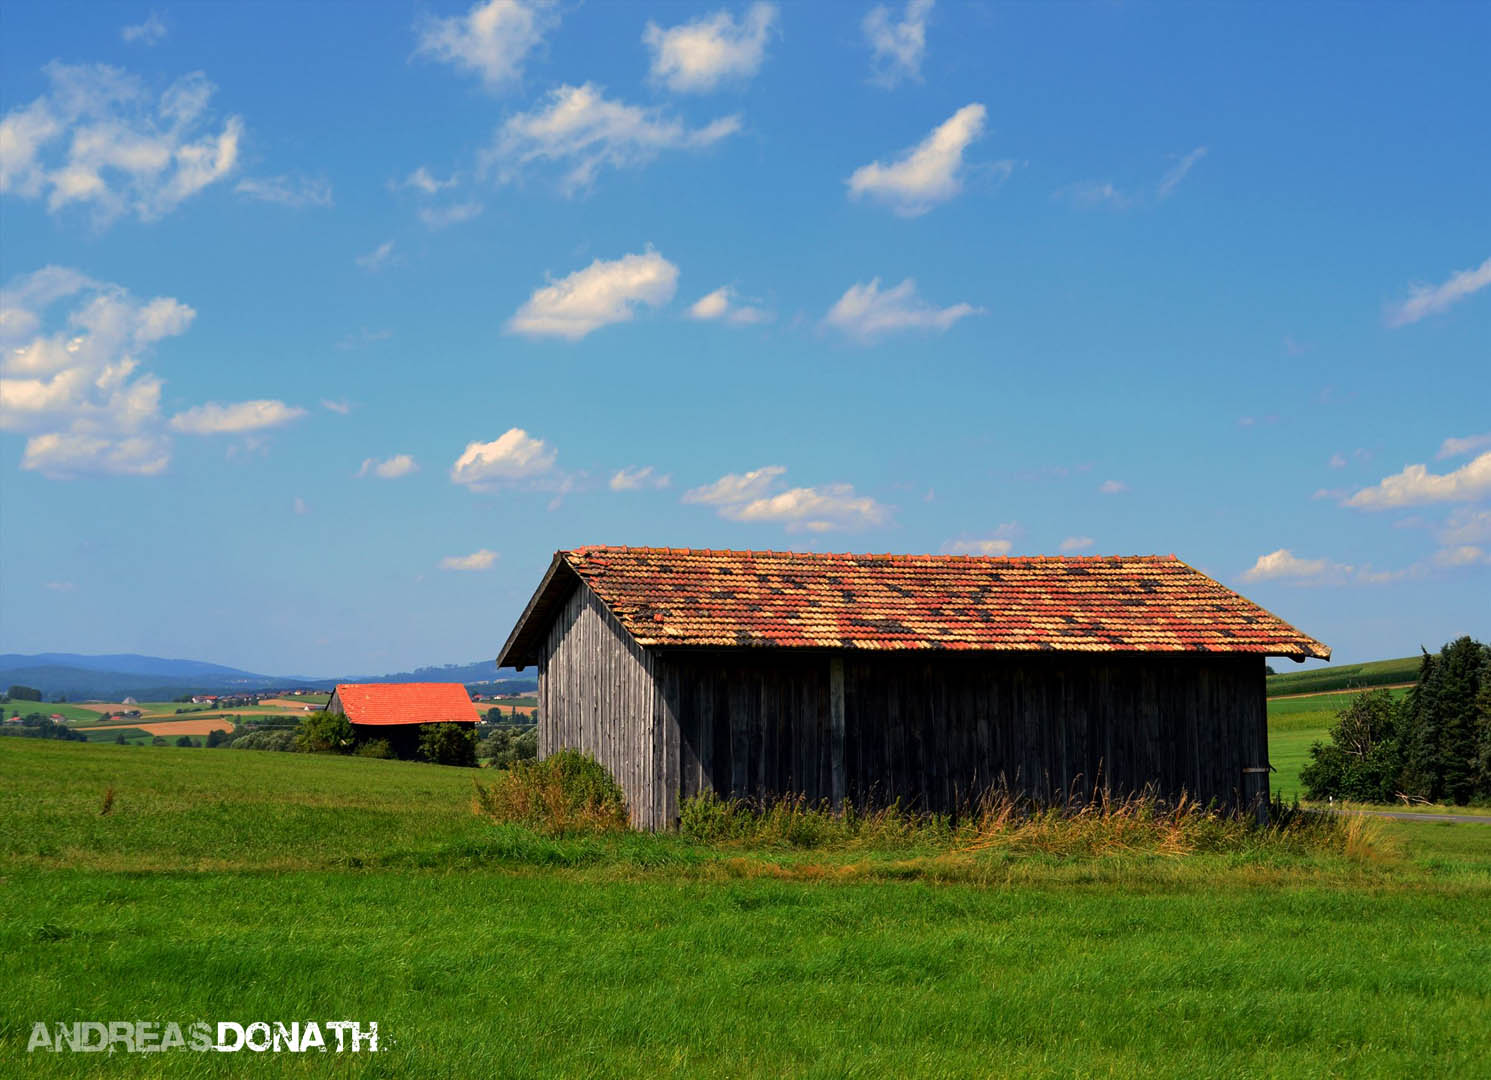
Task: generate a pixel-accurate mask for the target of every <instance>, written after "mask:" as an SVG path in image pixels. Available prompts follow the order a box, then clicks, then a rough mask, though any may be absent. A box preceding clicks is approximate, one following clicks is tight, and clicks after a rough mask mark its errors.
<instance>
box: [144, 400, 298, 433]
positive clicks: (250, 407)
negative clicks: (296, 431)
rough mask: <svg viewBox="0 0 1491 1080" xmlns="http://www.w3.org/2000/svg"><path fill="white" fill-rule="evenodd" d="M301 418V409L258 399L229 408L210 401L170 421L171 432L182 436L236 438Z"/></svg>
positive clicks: (181, 413)
mask: <svg viewBox="0 0 1491 1080" xmlns="http://www.w3.org/2000/svg"><path fill="white" fill-rule="evenodd" d="M304 415H305V410H304V409H302V408H299V407H297V406H294V405H286V404H285V403H284V402H283V401H273V400H266V399H259V400H257V401H236V402H233V403H232V404H229V405H220V404H218V403H217V402H215V401H209V402H208V403H207V404H205V405H197V406H195V407H193V408H190V409H187V410H186V411H185V412H179V413H177V414H176V415H175V416H173V417H171V430H172V431H179V432H181V433H182V434H183V435H237V434H240V433H241V432H245V431H261V430H263V429H264V428H271V427H279V426H280V425H281V424H288V423H289V422H290V421H292V420H298V419H300V417H302V416H304Z"/></svg>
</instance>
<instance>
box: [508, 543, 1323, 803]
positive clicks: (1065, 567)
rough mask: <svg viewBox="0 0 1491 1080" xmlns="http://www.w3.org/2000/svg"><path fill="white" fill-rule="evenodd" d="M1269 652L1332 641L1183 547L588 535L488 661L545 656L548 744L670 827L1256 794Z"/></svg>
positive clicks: (1264, 773) (1298, 651)
mask: <svg viewBox="0 0 1491 1080" xmlns="http://www.w3.org/2000/svg"><path fill="white" fill-rule="evenodd" d="M1270 656H1280V657H1290V658H1292V659H1294V660H1303V659H1304V658H1305V657H1311V656H1313V657H1320V658H1322V659H1324V658H1328V657H1329V656H1330V650H1329V649H1328V648H1327V647H1326V646H1324V645H1322V644H1321V643H1320V642H1318V641H1315V640H1314V639H1313V638H1310V637H1307V636H1306V635H1304V634H1302V633H1300V632H1299V631H1298V630H1296V629H1294V628H1293V627H1291V626H1289V625H1288V624H1287V623H1285V622H1283V621H1282V620H1280V619H1278V618H1276V617H1275V616H1274V615H1271V614H1270V613H1269V612H1267V611H1264V610H1263V609H1262V608H1260V607H1258V606H1257V605H1255V604H1253V603H1251V602H1250V601H1248V600H1246V599H1244V598H1243V597H1241V596H1239V595H1238V594H1237V593H1235V592H1232V591H1231V590H1230V589H1227V588H1225V587H1224V586H1222V585H1221V584H1219V583H1218V582H1216V581H1214V580H1212V579H1211V578H1209V577H1207V576H1206V575H1205V574H1203V573H1201V572H1200V571H1198V570H1195V569H1193V568H1192V567H1190V566H1188V565H1186V564H1185V563H1184V562H1181V561H1180V560H1179V559H1177V558H1175V557H1174V556H1143V557H1133V558H1105V557H1082V558H1047V557H1038V558H981V557H967V556H941V555H820V554H808V553H801V552H770V551H698V550H675V549H664V548H623V547H587V548H579V549H576V550H573V551H560V552H558V553H556V554H555V556H554V560H553V562H552V563H551V564H550V566H549V569H548V572H547V573H546V574H545V575H544V578H543V581H542V582H541V583H540V584H539V587H538V590H537V592H535V593H534V595H533V599H532V600H530V601H529V603H528V606H527V608H526V609H525V610H524V611H523V614H522V616H521V617H520V618H519V620H518V624H517V626H516V627H514V628H513V631H512V633H511V635H510V636H509V637H508V639H507V643H506V644H505V645H503V647H502V652H501V655H500V656H499V657H498V658H497V663H498V664H499V665H500V666H508V665H511V666H514V667H517V668H519V669H522V668H525V667H528V666H535V665H536V666H537V668H538V737H539V754H540V756H544V755H547V754H550V753H552V752H553V751H555V750H557V749H560V748H563V747H576V748H578V749H581V750H584V751H587V752H589V753H591V754H593V755H594V756H595V757H596V758H597V759H599V761H600V762H601V763H602V764H603V765H605V766H606V767H607V768H608V769H610V770H611V772H612V773H613V774H614V775H615V776H616V778H617V780H618V781H620V783H621V786H622V788H623V789H624V790H625V792H626V795H627V799H628V802H629V803H630V805H631V813H632V820H633V823H634V824H635V825H637V826H639V827H642V828H666V827H669V826H671V825H673V824H674V823H675V822H676V820H677V817H678V808H679V804H680V801H681V800H683V799H687V798H688V797H690V796H692V795H695V794H698V793H702V792H705V791H709V790H713V791H715V792H717V793H719V794H721V795H740V796H765V795H773V794H802V795H805V796H807V798H809V799H810V800H814V801H817V800H823V799H827V800H831V801H832V802H833V803H834V804H836V805H837V804H839V803H840V802H841V801H842V800H844V799H850V800H853V801H854V802H855V803H856V804H864V803H882V804H883V803H885V802H888V801H890V800H892V799H901V800H902V801H903V803H904V804H908V805H915V806H919V807H923V808H928V809H943V810H945V809H954V808H956V807H958V806H961V805H965V804H967V803H969V802H971V801H973V800H976V799H977V798H978V797H979V796H980V795H981V794H982V793H983V792H985V791H986V790H988V789H989V788H990V787H991V786H999V785H1008V786H1009V787H1010V788H1012V789H1015V790H1021V791H1024V792H1027V793H1029V794H1031V795H1034V796H1036V797H1039V798H1043V799H1060V798H1063V797H1065V796H1066V795H1067V793H1069V792H1080V791H1086V790H1090V789H1092V788H1093V787H1094V786H1103V787H1106V788H1108V789H1110V790H1112V791H1114V792H1115V793H1125V792H1133V791H1137V790H1141V789H1144V788H1146V787H1153V788H1154V789H1157V790H1158V791H1159V792H1161V793H1164V794H1178V793H1179V792H1180V791H1182V790H1184V791H1186V792H1189V793H1190V794H1191V795H1193V796H1195V797H1197V798H1199V799H1201V800H1203V801H1208V800H1213V799H1215V800H1218V801H1220V802H1224V803H1227V804H1229V805H1233V806H1246V805H1250V804H1252V803H1253V802H1254V801H1255V800H1256V799H1257V798H1258V797H1259V796H1260V795H1266V793H1267V790H1268V740H1267V729H1266V717H1265V703H1264V674H1265V672H1264V662H1265V658H1266V657H1270Z"/></svg>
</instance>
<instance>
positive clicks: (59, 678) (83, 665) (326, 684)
mask: <svg viewBox="0 0 1491 1080" xmlns="http://www.w3.org/2000/svg"><path fill="white" fill-rule="evenodd" d="M339 682H459V683H467V684H476V683H480V684H484V689H486V690H491V689H492V685H491V684H494V683H496V684H501V686H500V690H504V691H508V692H518V691H524V690H529V689H532V688H534V687H536V686H537V683H536V681H535V680H534V679H533V678H532V677H531V676H528V677H524V676H519V675H518V674H517V673H516V672H512V671H498V669H497V667H496V665H495V664H494V663H493V662H492V661H491V660H478V661H475V662H473V663H470V664H445V665H443V666H440V667H422V668H416V669H415V670H414V671H400V672H395V673H393V674H387V675H339V676H336V677H332V678H310V677H307V676H304V675H261V674H259V673H257V672H252V671H243V670H241V669H239V668H233V667H227V666H225V665H223V664H209V663H204V662H203V661H200V660H172V659H167V658H164V657H159V656H140V655H138V654H135V653H115V654H107V655H98V656H90V655H85V654H81V653H36V654H34V655H24V654H21V653H5V654H3V655H0V692H3V691H4V689H5V688H6V687H8V686H11V685H13V684H17V683H19V684H21V685H23V686H33V687H35V688H36V689H38V690H40V691H42V693H43V694H45V695H46V696H47V697H48V698H55V697H56V696H57V695H58V694H65V695H67V697H68V698H69V699H70V700H75V701H76V700H80V699H88V698H97V699H99V700H103V701H118V700H119V699H120V698H123V697H133V698H136V699H138V700H140V701H165V700H168V699H170V698H174V697H180V696H181V695H182V694H188V693H191V694H220V693H224V692H228V693H232V692H239V693H243V692H247V691H253V690H280V689H289V688H292V687H309V688H313V689H322V690H329V689H331V688H332V687H333V686H335V685H336V684H337V683H339Z"/></svg>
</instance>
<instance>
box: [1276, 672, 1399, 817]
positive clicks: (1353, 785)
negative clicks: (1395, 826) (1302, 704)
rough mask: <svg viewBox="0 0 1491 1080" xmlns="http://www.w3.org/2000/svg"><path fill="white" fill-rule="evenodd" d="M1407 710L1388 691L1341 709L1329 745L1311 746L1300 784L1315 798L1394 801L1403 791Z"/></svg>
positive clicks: (1381, 691)
mask: <svg viewBox="0 0 1491 1080" xmlns="http://www.w3.org/2000/svg"><path fill="white" fill-rule="evenodd" d="M1401 735H1402V709H1401V708H1400V707H1399V705H1398V703H1397V702H1396V701H1394V700H1393V696H1392V694H1391V693H1389V692H1388V691H1386V690H1373V691H1372V692H1371V693H1367V694H1362V695H1361V696H1360V697H1358V698H1356V699H1354V700H1353V701H1352V702H1351V704H1350V705H1349V706H1347V707H1346V708H1345V709H1343V710H1341V712H1340V713H1339V714H1338V715H1337V717H1336V722H1335V724H1334V725H1332V726H1331V729H1330V742H1329V743H1316V744H1315V745H1313V746H1312V747H1310V761H1309V763H1308V764H1306V765H1305V767H1304V768H1303V769H1301V770H1300V783H1302V784H1303V785H1304V788H1305V794H1306V795H1307V796H1308V797H1309V798H1311V799H1325V798H1335V799H1349V800H1351V801H1352V802H1369V803H1383V802H1391V801H1393V799H1394V798H1396V797H1397V795H1398V792H1399V791H1400V790H1401V788H1400V786H1399V780H1400V778H1401V776H1402V773H1403V743H1402V737H1401Z"/></svg>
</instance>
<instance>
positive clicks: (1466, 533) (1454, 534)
mask: <svg viewBox="0 0 1491 1080" xmlns="http://www.w3.org/2000/svg"><path fill="white" fill-rule="evenodd" d="M1439 542H1440V543H1442V544H1449V545H1455V546H1458V545H1462V544H1483V543H1488V542H1491V510H1472V509H1471V508H1470V507H1468V506H1461V507H1457V508H1456V509H1455V510H1454V511H1452V512H1451V513H1450V516H1449V519H1448V520H1447V521H1445V523H1444V528H1443V529H1442V530H1441V531H1440V533H1439Z"/></svg>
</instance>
